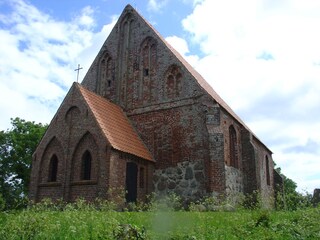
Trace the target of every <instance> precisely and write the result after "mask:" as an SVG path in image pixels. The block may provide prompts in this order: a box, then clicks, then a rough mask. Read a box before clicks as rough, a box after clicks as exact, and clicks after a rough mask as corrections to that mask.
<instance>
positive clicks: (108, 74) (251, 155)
mask: <svg viewBox="0 0 320 240" xmlns="http://www.w3.org/2000/svg"><path fill="white" fill-rule="evenodd" d="M82 86H84V87H85V88H86V89H88V90H90V91H92V92H94V93H96V94H98V95H100V96H102V97H104V98H105V99H108V100H110V101H112V102H113V103H115V104H117V105H119V106H121V108H122V109H123V111H124V112H125V113H126V115H127V117H128V119H129V120H130V122H131V125H132V127H133V128H134V129H135V130H136V131H137V133H138V134H139V137H140V139H141V140H142V141H143V143H144V145H145V146H146V147H147V149H148V150H149V151H150V153H151V155H152V157H153V159H154V160H155V163H154V164H153V162H150V161H149V162H148V161H145V160H144V159H141V158H138V157H136V156H134V155H130V154H125V153H123V152H121V151H115V150H114V149H113V148H112V147H111V146H110V144H109V143H108V141H106V140H104V138H101V133H100V132H99V127H97V124H96V121H95V119H94V117H93V116H92V114H91V113H90V111H88V109H87V106H86V104H85V103H84V102H83V101H82V100H81V99H80V98H81V96H80V95H79V94H78V93H77V92H76V91H75V92H69V94H68V95H67V97H66V99H65V100H64V102H63V104H62V105H61V107H60V108H59V110H58V113H57V115H56V116H55V117H54V119H53V120H52V122H51V124H50V127H49V129H48V131H47V133H46V135H45V137H44V138H43V140H42V142H41V144H40V145H39V147H38V149H37V151H36V153H35V155H34V162H33V171H32V184H31V195H30V196H31V197H32V198H34V199H41V198H43V197H45V196H53V195H54V193H56V194H57V195H56V196H55V198H59V197H61V196H62V197H63V198H65V199H68V200H74V199H76V198H77V197H79V196H85V197H86V198H87V199H89V200H90V198H92V197H93V196H94V197H96V196H98V197H112V196H109V195H108V191H109V192H110V189H118V190H119V189H120V188H121V187H122V188H124V187H126V186H127V187H129V188H131V187H132V186H133V187H134V188H135V191H134V194H133V195H132V196H134V197H135V196H136V199H141V200H144V199H145V196H146V194H149V193H150V192H151V191H153V190H154V191H156V192H157V193H159V194H166V193H168V192H175V193H177V194H179V195H181V196H182V197H183V198H185V199H189V200H190V199H191V200H195V199H197V198H199V197H202V196H204V195H207V194H214V195H217V194H222V195H224V194H226V193H227V194H230V193H237V192H239V193H244V194H251V193H253V192H254V191H260V192H261V196H262V198H263V201H264V202H265V204H266V205H271V201H269V199H272V197H273V194H274V193H273V191H274V187H273V186H274V181H273V174H274V173H273V167H274V166H273V160H272V156H271V155H272V153H271V151H270V150H269V149H268V148H267V147H266V146H265V145H264V144H263V143H261V141H260V140H258V139H257V138H256V136H254V135H253V133H252V132H251V131H250V130H249V129H248V128H247V126H245V124H244V123H243V122H242V121H241V119H240V118H239V117H238V116H237V115H236V114H235V113H234V112H233V111H232V110H231V109H230V107H229V106H228V105H227V104H226V103H224V101H223V100H222V99H221V98H220V97H219V96H218V95H217V94H216V93H215V92H214V90H213V89H211V87H210V86H209V85H208V84H207V83H206V82H205V81H204V80H203V79H202V77H201V76H200V75H199V74H198V73H197V72H196V71H194V70H193V69H192V67H191V66H190V65H189V64H188V63H186V62H185V60H183V58H182V57H181V56H180V55H179V54H178V53H177V52H176V51H175V50H174V49H172V47H171V46H170V45H169V44H168V43H166V42H165V40H164V39H163V38H162V37H161V36H160V35H159V33H157V32H156V31H155V30H154V29H153V27H152V26H151V25H150V24H149V23H147V22H146V21H145V20H144V19H143V18H142V17H141V16H140V15H139V14H138V13H137V12H136V10H134V9H133V8H132V7H131V6H127V7H126V8H125V9H124V11H123V13H122V14H121V16H120V18H119V20H118V22H117V24H116V25H115V27H114V28H113V30H112V31H111V33H110V35H109V37H108V38H107V40H106V41H105V43H104V44H103V46H102V48H101V50H100V51H99V53H98V54H97V57H96V58H95V60H94V62H93V63H92V65H91V67H90V69H89V71H88V73H87V74H86V76H85V78H84V80H83V82H82ZM86 150H88V151H90V153H92V154H91V155H92V156H91V158H92V169H91V176H90V180H83V179H82V180H81V176H82V175H81V174H83V173H82V168H81V164H80V163H81V161H83V160H82V158H83V157H82V156H83V154H84V152H85V151H86ZM53 154H56V156H57V158H58V159H59V163H58V164H59V165H58V169H59V171H58V173H57V176H56V178H57V181H56V182H48V179H50V178H54V177H55V176H53V177H52V176H51V175H50V171H51V172H52V170H48V169H52V168H54V167H55V165H54V164H52V163H50V158H52V156H53ZM50 164H51V165H50ZM50 166H51V167H50ZM62 169H64V170H62ZM128 169H129V170H130V171H128ZM128 179H130V181H131V182H133V183H132V184H131V183H128ZM152 179H153V180H152ZM132 196H128V198H130V197H132ZM127 200H128V199H127ZM129 200H130V199H129Z"/></svg>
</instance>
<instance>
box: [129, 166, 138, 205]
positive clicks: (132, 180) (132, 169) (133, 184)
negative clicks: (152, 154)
mask: <svg viewBox="0 0 320 240" xmlns="http://www.w3.org/2000/svg"><path fill="white" fill-rule="evenodd" d="M137 176H138V166H137V164H135V163H133V162H128V163H127V171H126V201H127V202H135V201H137Z"/></svg>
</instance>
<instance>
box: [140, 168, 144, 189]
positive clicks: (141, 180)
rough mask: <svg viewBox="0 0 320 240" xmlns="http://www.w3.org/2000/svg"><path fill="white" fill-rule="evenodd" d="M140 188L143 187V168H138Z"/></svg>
mask: <svg viewBox="0 0 320 240" xmlns="http://www.w3.org/2000/svg"><path fill="white" fill-rule="evenodd" d="M139 186H140V188H144V168H143V167H141V168H140V181H139Z"/></svg>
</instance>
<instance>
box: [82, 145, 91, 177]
mask: <svg viewBox="0 0 320 240" xmlns="http://www.w3.org/2000/svg"><path fill="white" fill-rule="evenodd" d="M91 160H92V157H91V154H90V152H89V151H85V153H84V154H83V155H82V164H81V180H90V179H91Z"/></svg>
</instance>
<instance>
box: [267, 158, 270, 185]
mask: <svg viewBox="0 0 320 240" xmlns="http://www.w3.org/2000/svg"><path fill="white" fill-rule="evenodd" d="M266 178H267V185H270V169H269V159H268V156H266Z"/></svg>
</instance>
